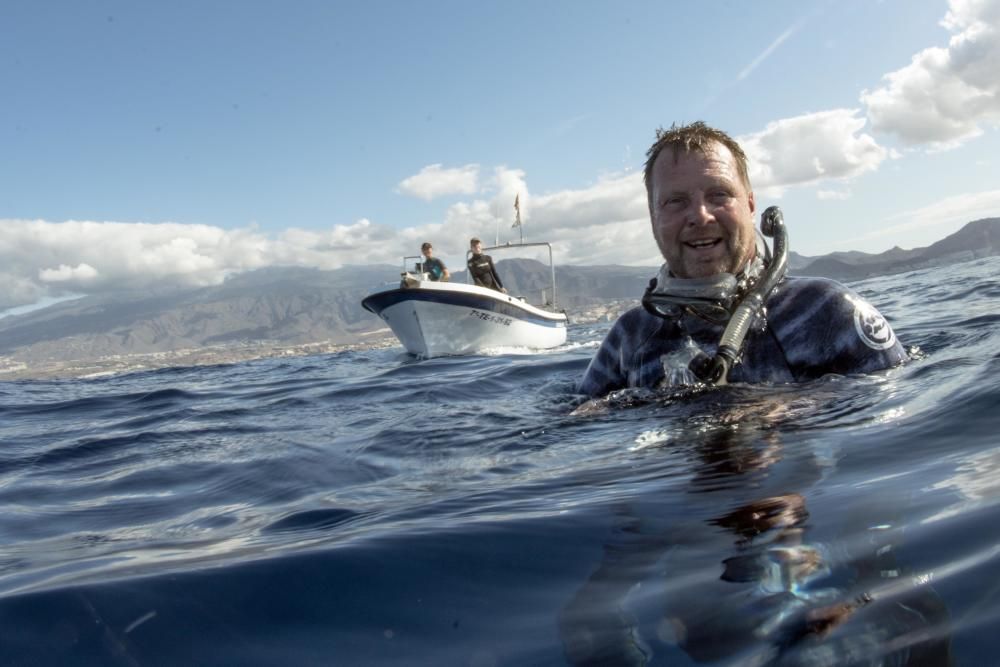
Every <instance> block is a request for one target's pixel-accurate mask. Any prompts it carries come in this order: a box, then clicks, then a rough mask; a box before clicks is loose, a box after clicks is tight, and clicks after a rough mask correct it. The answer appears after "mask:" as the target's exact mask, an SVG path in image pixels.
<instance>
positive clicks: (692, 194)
mask: <svg viewBox="0 0 1000 667" xmlns="http://www.w3.org/2000/svg"><path fill="white" fill-rule="evenodd" d="M644 177H645V183H646V193H647V201H648V205H649V214H650V221H651V223H652V231H653V237H654V239H655V240H656V243H657V245H658V246H659V249H660V252H661V253H662V255H663V258H664V259H665V260H666V263H665V264H664V265H663V268H662V269H661V270H660V273H659V275H658V276H657V278H656V281H655V283H651V285H650V290H648V291H647V297H650V296H651V297H652V298H651V299H649V302H648V303H649V304H652V305H651V306H650V305H648V304H647V302H646V300H645V299H644V304H646V307H637V308H634V309H632V310H630V311H628V312H626V313H625V314H624V315H622V316H621V317H620V318H619V319H618V321H617V322H616V323H615V324H614V326H613V327H612V329H611V331H610V332H609V333H608V335H607V337H606V338H605V339H604V342H603V343H602V344H601V347H600V348H599V349H598V351H597V353H596V354H595V355H594V358H593V359H592V360H591V362H590V365H589V367H588V368H587V371H586V373H585V374H584V377H583V379H582V380H581V381H580V383H579V385H578V390H579V392H580V393H582V394H587V395H589V396H603V395H606V394H608V393H609V392H611V391H614V390H617V389H623V388H629V387H646V388H658V387H665V386H670V385H683V384H694V383H695V382H697V381H698V380H699V379H701V377H699V374H698V373H697V370H698V368H699V360H704V359H705V358H707V357H711V356H712V355H715V354H716V353H717V351H719V348H720V346H719V342H720V336H721V334H722V332H723V327H724V326H725V325H726V319H727V318H728V313H727V312H725V311H719V309H718V308H714V309H713V308H704V307H699V305H698V304H705V303H712V302H714V303H723V302H724V303H729V304H732V305H733V306H735V304H738V303H740V301H741V297H742V296H744V295H746V294H748V293H750V292H751V291H752V289H753V286H754V285H755V284H756V283H757V281H758V280H763V278H762V276H765V275H766V271H767V267H768V263H769V262H770V261H771V258H770V257H769V256H768V255H769V253H768V252H767V247H766V245H764V243H763V240H762V239H761V238H760V237H759V236H758V235H757V233H756V231H755V229H754V220H753V214H754V211H755V210H756V204H755V201H754V194H753V190H752V189H751V187H750V179H749V176H748V172H747V159H746V155H745V154H744V153H743V150H742V149H741V148H740V146H739V144H738V143H737V142H736V141H735V140H734V139H732V138H731V137H730V136H729V135H727V134H725V133H724V132H722V131H720V130H717V129H715V128H712V127H709V126H707V125H705V124H704V123H702V122H697V123H693V124H691V125H687V126H681V127H678V126H676V125H675V126H673V127H671V128H670V130H663V129H660V130H658V131H657V139H656V142H655V143H654V144H653V145H652V147H650V149H649V151H648V152H647V161H646V166H645V174H644ZM677 295H681V297H680V298H678V296H677ZM657 303H659V304H661V305H660V306H657V305H656V304H657ZM663 304H666V305H663ZM692 304H694V305H692ZM763 305H764V310H763V313H764V317H763V318H762V319H759V321H758V322H757V323H756V324H755V325H754V326H751V327H750V329H749V331H748V332H747V334H746V337H745V339H744V341H743V345H742V349H741V350H740V352H741V355H740V357H739V359H738V361H737V363H735V364H733V365H732V367H731V368H729V369H727V370H728V377H724V378H723V381H725V380H727V379H728V381H729V382H797V381H804V380H809V379H813V378H817V377H820V376H822V375H825V374H828V373H837V374H849V373H866V372H870V371H876V370H879V369H884V368H889V367H891V366H895V365H898V364H900V363H902V362H903V361H904V360H905V359H906V353H905V351H904V350H903V347H902V345H901V344H900V343H899V341H898V340H897V339H896V335H895V333H894V332H893V330H892V327H891V326H890V325H889V323H888V322H887V321H886V320H885V318H884V317H882V315H881V314H880V313H879V312H878V310H876V309H875V308H874V307H873V306H871V305H870V304H869V303H868V302H866V301H865V300H864V299H863V298H861V297H860V296H859V295H858V294H856V293H855V292H853V291H852V290H850V289H848V288H847V287H845V286H844V285H841V284H840V283H837V282H835V281H833V280H827V279H825V278H805V277H789V278H786V279H784V280H783V281H781V282H780V283H779V284H778V286H777V287H776V288H775V289H774V290H773V291H771V292H770V294H768V295H765V297H764V301H763ZM726 310H729V312H732V308H727V309H726ZM720 312H721V313H722V315H723V316H722V317H720ZM716 358H718V355H717V356H716ZM692 362H694V363H692ZM701 368H704V366H701Z"/></svg>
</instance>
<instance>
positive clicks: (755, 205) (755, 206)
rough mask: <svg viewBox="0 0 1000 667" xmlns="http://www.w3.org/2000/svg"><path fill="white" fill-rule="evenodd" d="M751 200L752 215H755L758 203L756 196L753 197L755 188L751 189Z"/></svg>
mask: <svg viewBox="0 0 1000 667" xmlns="http://www.w3.org/2000/svg"><path fill="white" fill-rule="evenodd" d="M749 201H750V215H753V212H754V211H756V210H757V204H756V202H754V198H753V190H751V191H750V200H749Z"/></svg>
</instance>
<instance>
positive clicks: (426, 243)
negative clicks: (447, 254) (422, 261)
mask: <svg viewBox="0 0 1000 667" xmlns="http://www.w3.org/2000/svg"><path fill="white" fill-rule="evenodd" d="M433 247H434V246H432V245H431V243H430V241H424V243H423V245H421V246H420V249H421V250H430V249H431V248H433Z"/></svg>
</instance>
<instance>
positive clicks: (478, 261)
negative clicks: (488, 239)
mask: <svg viewBox="0 0 1000 667" xmlns="http://www.w3.org/2000/svg"><path fill="white" fill-rule="evenodd" d="M469 247H471V248H472V257H470V258H469V262H468V267H469V273H470V274H471V275H472V279H473V280H474V281H475V282H476V284H477V285H479V286H480V287H489V288H490V289H495V290H497V291H500V292H503V293H504V294H506V293H507V290H506V289H504V286H503V283H502V282H500V276H499V275H497V269H496V267H495V266H493V258H492V257H490V256H489V255H484V254H483V242H482V241H480V240H479V239H472V240H471V241H469Z"/></svg>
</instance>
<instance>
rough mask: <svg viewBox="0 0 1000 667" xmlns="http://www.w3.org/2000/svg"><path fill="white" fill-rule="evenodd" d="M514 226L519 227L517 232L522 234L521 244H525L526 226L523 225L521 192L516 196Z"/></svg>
mask: <svg viewBox="0 0 1000 667" xmlns="http://www.w3.org/2000/svg"><path fill="white" fill-rule="evenodd" d="M514 226H515V227H517V233H518V234H519V235H520V238H521V244H524V227H522V226H521V193H520V192H518V193H517V196H515V197H514Z"/></svg>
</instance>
